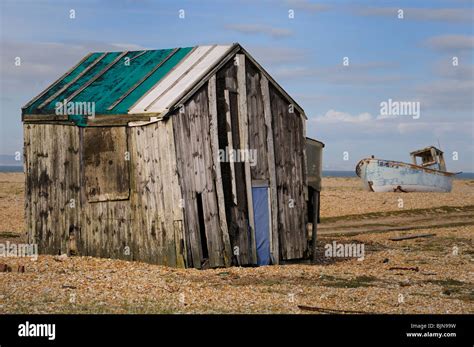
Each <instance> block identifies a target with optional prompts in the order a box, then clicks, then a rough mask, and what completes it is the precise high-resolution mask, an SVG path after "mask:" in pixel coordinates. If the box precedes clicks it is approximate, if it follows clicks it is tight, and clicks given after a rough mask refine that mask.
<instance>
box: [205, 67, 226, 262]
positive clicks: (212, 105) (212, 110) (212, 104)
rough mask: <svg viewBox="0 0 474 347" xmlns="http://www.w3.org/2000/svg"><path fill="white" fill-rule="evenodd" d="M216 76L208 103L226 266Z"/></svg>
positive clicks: (209, 92)
mask: <svg viewBox="0 0 474 347" xmlns="http://www.w3.org/2000/svg"><path fill="white" fill-rule="evenodd" d="M216 92H217V91H216V76H215V75H214V76H212V77H211V78H210V79H209V83H208V92H207V95H208V101H209V116H210V124H209V125H210V141H211V159H212V165H213V170H214V176H215V188H216V194H217V205H218V210H219V222H220V232H221V235H222V243H223V245H224V252H223V258H224V265H225V266H230V264H231V256H232V255H231V246H230V239H229V231H228V228H227V220H226V212H225V200H224V190H223V187H222V174H221V163H220V160H219V137H218V133H217V128H218V125H217V95H216Z"/></svg>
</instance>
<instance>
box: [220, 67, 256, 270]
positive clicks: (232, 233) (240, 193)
mask: <svg viewBox="0 0 474 347" xmlns="http://www.w3.org/2000/svg"><path fill="white" fill-rule="evenodd" d="M216 85H217V114H218V129H219V149H221V150H223V149H226V148H230V149H232V150H237V149H240V133H239V113H238V94H237V65H236V63H235V60H232V61H230V62H228V63H227V64H226V65H224V66H223V67H222V68H221V69H220V70H219V71H218V72H217V74H216ZM228 119H229V120H228ZM229 132H230V134H229ZM230 137H231V138H232V143H230V140H229V138H230ZM221 173H222V182H223V189H224V199H225V210H226V217H227V225H228V228H229V238H230V243H231V247H232V254H233V264H234V265H251V264H254V262H253V258H252V257H251V240H250V225H249V216H248V210H247V189H246V180H245V167H244V164H243V163H241V162H231V163H229V162H222V163H221ZM232 181H235V191H234V183H233V182H232Z"/></svg>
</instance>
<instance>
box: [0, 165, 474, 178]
mask: <svg viewBox="0 0 474 347" xmlns="http://www.w3.org/2000/svg"><path fill="white" fill-rule="evenodd" d="M0 172H23V166H16V165H0ZM323 177H348V178H350V177H357V175H356V173H355V171H343V170H323ZM456 178H457V179H462V180H472V179H474V172H463V173H461V174H459V175H456Z"/></svg>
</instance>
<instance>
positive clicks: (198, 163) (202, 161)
mask: <svg viewBox="0 0 474 347" xmlns="http://www.w3.org/2000/svg"><path fill="white" fill-rule="evenodd" d="M209 100H210V99H209V96H208V85H207V84H206V85H204V86H203V87H202V88H201V89H200V90H199V91H198V92H197V93H196V94H195V95H194V96H193V97H192V98H191V99H190V100H189V101H188V102H187V103H186V104H185V105H183V107H182V108H181V110H180V111H177V112H176V113H175V114H173V115H172V116H171V118H172V119H173V129H174V132H175V143H176V159H177V166H178V172H179V173H180V174H179V178H180V184H181V187H182V194H183V199H184V206H185V207H184V215H185V225H186V230H187V234H188V235H189V236H188V240H187V242H188V244H187V246H188V248H189V249H190V250H191V258H192V265H191V266H194V267H196V268H201V267H202V266H203V264H204V262H205V261H206V259H204V257H203V249H202V246H201V244H202V240H201V233H200V232H201V230H200V225H199V220H198V206H197V203H198V201H197V198H196V194H201V201H202V210H203V213H204V224H205V225H204V227H205V235H206V239H207V249H208V253H209V259H208V260H207V261H208V262H209V266H210V267H220V266H225V265H226V263H227V265H228V262H229V260H226V257H227V258H229V257H230V254H229V253H230V244H228V242H229V240H228V239H227V238H226V237H224V238H223V233H222V231H221V230H224V232H225V233H227V230H225V229H226V228H227V226H226V225H224V224H227V223H223V222H222V220H221V219H220V216H219V202H218V201H219V198H218V191H217V190H218V189H222V183H221V182H220V181H219V180H216V177H217V173H216V171H217V167H214V165H216V166H217V165H220V164H219V163H218V162H217V161H218V158H215V154H217V153H215V152H216V151H217V148H214V149H213V148H212V147H213V146H216V145H217V144H216V139H215V138H212V139H211V131H210V129H211V126H212V129H214V126H215V124H214V122H212V118H211V117H212V115H211V113H210V111H209ZM215 117H217V116H215ZM216 119H217V118H215V119H214V120H216ZM212 136H216V134H213V135H212ZM217 142H218V139H217ZM213 144H214V145H213ZM219 170H220V167H219ZM218 185H220V186H219V188H216V187H217V186H218ZM221 218H225V216H221ZM226 254H227V256H226Z"/></svg>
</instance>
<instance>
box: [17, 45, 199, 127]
mask: <svg viewBox="0 0 474 347" xmlns="http://www.w3.org/2000/svg"><path fill="white" fill-rule="evenodd" d="M192 48H193V47H186V48H179V49H178V50H177V51H176V52H175V53H174V54H173V55H172V56H170V54H171V53H172V51H173V49H160V50H147V51H130V52H127V54H126V55H124V56H123V57H122V58H121V59H119V60H118V61H117V62H116V63H115V64H113V65H112V66H111V67H110V68H109V69H108V70H106V71H105V72H104V73H103V74H102V75H101V76H100V77H98V78H97V79H96V80H95V81H93V82H92V83H91V84H90V85H89V86H87V87H86V88H85V89H84V90H82V91H81V92H80V93H79V94H77V95H76V96H75V97H74V99H73V100H72V101H73V102H94V106H95V113H96V114H126V113H127V112H128V110H129V109H130V108H131V106H132V105H133V104H135V103H136V102H137V101H138V100H139V99H140V98H141V97H142V96H143V95H145V94H146V93H147V92H148V91H149V90H150V89H152V88H153V87H154V86H155V84H156V83H158V81H160V80H161V79H162V78H163V77H164V76H165V75H166V74H167V73H168V72H170V71H171V70H172V69H173V68H174V67H175V66H176V65H177V64H178V63H179V62H180V61H181V60H182V59H183V58H184V57H185V56H186V55H187V54H188V53H189V52H190V51H191V50H192ZM121 53H122V52H111V53H107V54H106V55H105V56H104V58H102V60H100V61H99V62H98V63H97V64H96V65H95V66H93V67H92V68H90V70H89V71H87V72H86V73H85V74H84V75H82V76H81V77H79V78H78V80H77V81H75V82H74V83H72V84H71V85H70V86H69V87H68V88H67V89H65V90H64V91H62V92H61V93H60V94H59V95H57V96H56V97H55V98H54V99H53V100H52V101H51V102H49V103H48V104H47V105H45V106H44V107H42V108H41V109H39V108H38V107H39V106H40V105H41V104H42V103H43V102H44V101H46V100H47V99H48V98H49V97H51V96H52V95H54V94H55V93H57V92H58V91H59V90H61V88H63V87H64V86H65V85H67V84H68V83H70V82H71V81H72V80H74V78H76V77H77V76H78V75H79V74H80V73H81V72H83V71H84V70H85V69H86V68H87V67H88V66H90V65H91V64H92V63H93V62H94V61H95V60H97V59H98V58H99V57H100V56H101V55H103V54H104V53H100V52H97V53H92V54H91V56H90V57H89V58H87V59H86V60H85V61H83V62H82V63H81V64H80V65H79V66H77V67H76V68H75V69H74V70H73V71H71V72H70V73H69V74H68V75H67V76H65V77H64V78H63V79H62V80H61V81H60V82H59V83H57V84H56V85H54V86H53V87H50V89H49V90H47V92H46V93H45V95H43V96H42V97H41V98H39V99H38V100H37V101H35V102H34V103H33V104H32V105H31V106H29V107H28V108H26V109H24V110H23V113H24V114H54V113H55V107H56V104H57V103H58V102H61V103H62V102H64V100H68V97H69V96H71V95H72V94H73V93H74V92H75V91H77V90H79V88H81V87H82V86H84V85H85V84H86V83H87V82H88V81H90V80H91V79H92V78H94V77H95V76H97V75H98V74H100V73H101V72H103V71H104V68H105V67H106V66H107V65H109V64H110V63H111V62H113V61H114V59H116V58H117V57H118V56H119V55H120V54H121ZM127 58H128V59H129V60H128V59H127ZM167 58H168V60H166V62H164V63H163V64H162V65H161V66H160V67H159V68H158V69H156V70H155V71H153V73H151V74H150V75H149V76H148V77H147V78H146V79H145V80H144V81H142V83H140V84H139V85H138V86H137V87H136V88H135V89H134V90H133V91H131V92H130V93H129V94H128V95H127V96H126V97H124V98H123V100H121V101H120V102H119V103H118V104H117V105H116V106H114V107H113V108H112V109H110V110H109V109H108V108H109V107H110V106H111V105H113V104H114V103H115V102H116V101H117V100H119V98H120V97H122V96H123V95H125V94H126V93H127V92H129V91H130V90H131V88H133V87H135V86H136V84H137V83H138V82H139V81H141V80H142V79H143V78H144V77H145V76H147V74H148V73H150V72H151V71H152V70H153V68H155V67H156V66H157V65H158V64H160V62H162V61H163V60H165V59H167ZM127 61H129V64H126V62H127ZM68 101H69V100H68ZM69 118H70V120H72V121H74V122H75V123H76V124H78V125H79V126H81V125H83V124H82V123H83V120H82V118H83V117H81V116H79V115H77V116H76V115H75V116H72V117H69Z"/></svg>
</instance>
